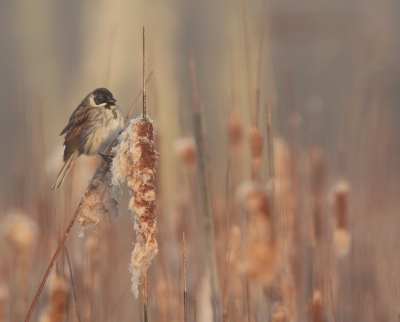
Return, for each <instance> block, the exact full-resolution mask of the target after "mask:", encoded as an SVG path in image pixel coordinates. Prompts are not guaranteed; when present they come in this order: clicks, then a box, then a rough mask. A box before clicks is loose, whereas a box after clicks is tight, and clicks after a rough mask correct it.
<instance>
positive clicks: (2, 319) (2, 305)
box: [0, 284, 10, 322]
mask: <svg viewBox="0 0 400 322" xmlns="http://www.w3.org/2000/svg"><path fill="white" fill-rule="evenodd" d="M9 302H10V294H9V291H8V288H7V287H6V285H4V284H3V285H0V322H6V321H8V316H9V309H8V308H9Z"/></svg>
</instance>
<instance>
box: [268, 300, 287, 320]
mask: <svg viewBox="0 0 400 322" xmlns="http://www.w3.org/2000/svg"><path fill="white" fill-rule="evenodd" d="M289 321H290V314H289V310H288V309H287V307H286V306H283V305H280V304H277V305H275V306H274V308H273V311H272V315H271V322H289Z"/></svg>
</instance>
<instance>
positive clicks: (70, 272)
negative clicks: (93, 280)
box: [64, 247, 81, 322]
mask: <svg viewBox="0 0 400 322" xmlns="http://www.w3.org/2000/svg"><path fill="white" fill-rule="evenodd" d="M64 249H65V255H66V256H67V261H68V267H69V274H70V276H71V284H72V290H73V292H74V300H75V308H76V315H77V318H78V321H79V322H80V321H81V318H80V316H79V308H78V301H77V299H76V290H75V283H74V277H73V275H72V269H71V262H70V260H69V255H68V250H67V247H64Z"/></svg>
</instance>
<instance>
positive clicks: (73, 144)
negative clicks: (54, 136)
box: [60, 102, 93, 161]
mask: <svg viewBox="0 0 400 322" xmlns="http://www.w3.org/2000/svg"><path fill="white" fill-rule="evenodd" d="M92 112H93V109H92V108H89V107H88V106H87V105H86V104H84V103H83V102H82V103H81V104H80V105H79V106H78V107H77V108H76V109H75V111H74V112H73V113H72V115H71V117H70V119H69V123H68V125H67V126H66V127H65V128H64V130H63V131H62V132H61V134H60V135H63V134H65V140H64V145H65V150H64V156H63V160H64V161H66V160H68V158H69V157H70V156H71V155H72V154H73V153H74V152H75V151H77V150H78V149H79V146H80V144H81V133H82V131H83V130H84V128H85V127H86V126H87V120H88V118H89V117H90V114H91V113H92ZM82 143H83V142H82Z"/></svg>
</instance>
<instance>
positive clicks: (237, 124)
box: [228, 115, 243, 153]
mask: <svg viewBox="0 0 400 322" xmlns="http://www.w3.org/2000/svg"><path fill="white" fill-rule="evenodd" d="M228 138H229V145H230V147H231V148H232V150H233V151H234V152H235V153H238V152H240V151H241V150H242V146H243V122H242V120H241V119H240V118H239V117H237V116H236V115H231V116H230V117H229V119H228Z"/></svg>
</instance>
